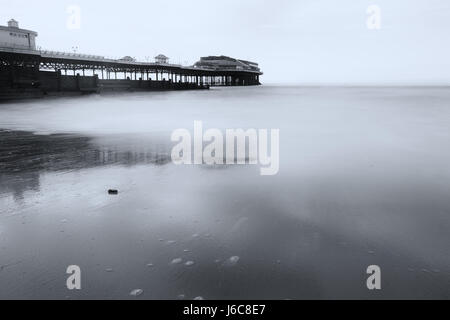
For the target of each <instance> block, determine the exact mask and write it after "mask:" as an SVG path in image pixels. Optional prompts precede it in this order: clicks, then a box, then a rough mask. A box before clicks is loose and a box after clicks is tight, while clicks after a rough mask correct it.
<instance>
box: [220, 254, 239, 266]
mask: <svg viewBox="0 0 450 320" xmlns="http://www.w3.org/2000/svg"><path fill="white" fill-rule="evenodd" d="M239 260H240V258H239V257H238V256H234V257H231V258H230V259H228V260H227V261H225V262H224V264H223V265H224V266H225V267H234V266H235V265H237V263H238V262H239Z"/></svg>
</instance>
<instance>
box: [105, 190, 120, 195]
mask: <svg viewBox="0 0 450 320" xmlns="http://www.w3.org/2000/svg"><path fill="white" fill-rule="evenodd" d="M108 194H110V195H118V194H119V190H116V189H109V190H108Z"/></svg>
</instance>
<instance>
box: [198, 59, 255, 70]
mask: <svg viewBox="0 0 450 320" xmlns="http://www.w3.org/2000/svg"><path fill="white" fill-rule="evenodd" d="M194 66H195V67H196V68H205V69H211V70H219V69H221V70H248V71H256V72H259V71H260V69H259V66H258V64H257V63H256V62H251V61H246V60H239V59H235V58H231V57H227V56H209V57H202V58H200V61H198V62H197V63H195V65H194Z"/></svg>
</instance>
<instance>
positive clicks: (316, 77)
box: [0, 0, 450, 85]
mask: <svg viewBox="0 0 450 320" xmlns="http://www.w3.org/2000/svg"><path fill="white" fill-rule="evenodd" d="M374 5H375V6H376V8H378V9H379V11H378V13H379V14H377V15H376V18H379V20H376V21H379V24H377V26H378V27H379V28H376V29H374V28H369V27H368V25H367V21H368V20H370V21H374V20H373V18H374V17H375V16H374V12H373V11H371V12H370V13H368V8H369V6H374ZM71 7H75V8H79V15H78V14H76V10H75V11H74V10H73V9H72V10H71V9H69V8H71ZM0 8H1V10H0V24H1V25H6V22H7V21H8V20H9V19H11V18H14V19H16V20H18V21H19V23H20V27H21V28H25V29H31V30H35V31H37V32H38V33H39V36H38V39H37V44H38V46H40V47H42V48H43V49H49V50H56V51H72V50H73V48H77V49H75V50H78V52H79V53H87V54H96V55H102V56H107V57H113V58H121V57H123V56H126V55H129V56H132V57H135V58H137V59H138V60H142V61H146V60H147V59H153V57H154V56H156V55H157V54H159V53H163V54H165V55H167V56H168V57H170V58H171V62H172V63H181V64H193V63H195V62H196V61H197V60H198V59H199V57H201V56H207V55H228V56H232V57H236V58H240V59H245V60H251V61H255V62H258V63H259V64H260V67H261V69H262V70H263V72H264V76H263V77H262V78H261V79H262V81H263V82H264V83H292V84H294V83H299V84H311V85H323V84H355V85H358V84H388V85H392V84H401V85H403V84H414V85H421V84H424V85H426V84H433V85H435V84H450V41H449V34H450V1H448V0H372V1H369V0H265V1H261V0H227V1H217V0H189V1H186V0H160V1H154V0H127V1H116V0H109V1H98V0H96V1H93V0H71V1H66V0H58V1H56V0H39V1H31V0H14V1H10V0H0ZM74 17H75V18H74ZM78 17H79V18H78ZM78 21H79V23H77V22H78ZM372 26H373V24H372Z"/></svg>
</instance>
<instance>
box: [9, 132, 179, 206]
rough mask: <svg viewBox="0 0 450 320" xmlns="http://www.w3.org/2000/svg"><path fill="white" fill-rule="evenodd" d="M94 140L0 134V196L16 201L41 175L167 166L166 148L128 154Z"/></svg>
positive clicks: (151, 146) (160, 146)
mask: <svg viewBox="0 0 450 320" xmlns="http://www.w3.org/2000/svg"><path fill="white" fill-rule="evenodd" d="M97 139H98V138H97ZM97 139H96V138H93V137H85V136H80V135H75V134H50V135H36V134H33V133H32V132H26V131H10V130H0V141H1V144H0V181H1V184H0V194H1V193H6V192H11V193H13V194H14V197H15V198H16V199H21V198H23V193H24V192H25V191H28V190H33V191H39V178H40V174H41V173H42V172H57V171H62V172H64V171H71V170H80V169H87V168H94V167H100V166H111V165H124V166H132V165H136V164H153V165H165V164H167V163H169V162H170V156H169V151H168V147H167V146H165V145H163V144H161V143H158V141H149V142H148V143H147V144H146V145H139V146H136V147H135V148H134V150H130V147H129V146H128V147H127V148H125V149H123V148H121V145H123V143H122V144H120V143H117V144H110V143H105V141H103V144H97V143H96V141H97ZM109 139H110V140H108V142H111V140H112V141H114V136H113V137H112V139H111V137H110V138H109ZM116 139H117V137H116ZM121 142H123V141H121ZM131 149H133V148H131Z"/></svg>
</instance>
